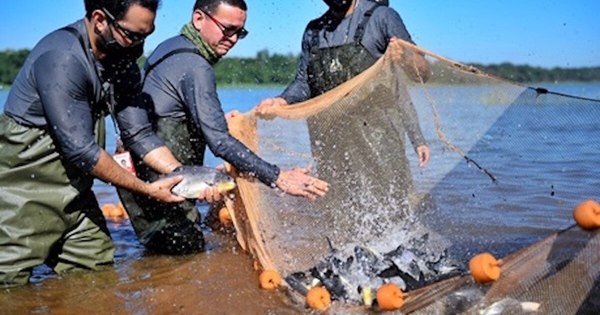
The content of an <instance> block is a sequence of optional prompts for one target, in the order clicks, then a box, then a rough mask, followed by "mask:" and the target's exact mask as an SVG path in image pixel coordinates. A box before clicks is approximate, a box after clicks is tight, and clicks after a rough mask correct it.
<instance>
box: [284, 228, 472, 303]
mask: <svg viewBox="0 0 600 315" xmlns="http://www.w3.org/2000/svg"><path fill="white" fill-rule="evenodd" d="M423 238H424V239H425V240H421V239H413V240H411V242H409V244H406V246H403V245H400V246H398V247H396V248H395V249H394V250H392V251H390V252H387V253H379V252H376V251H374V250H372V249H370V248H368V247H365V246H360V245H356V244H347V245H346V246H345V247H344V248H343V249H336V248H333V246H332V245H331V243H330V245H329V246H330V250H331V251H330V253H329V254H328V255H326V256H325V257H324V258H322V259H321V260H319V261H318V262H317V263H316V265H315V266H314V267H312V268H310V270H308V271H305V272H296V273H293V274H291V275H289V276H287V277H286V281H287V282H288V284H290V286H291V287H292V288H294V289H295V290H297V291H298V292H299V293H301V294H305V292H306V291H307V290H308V288H310V287H311V286H312V284H313V283H314V280H315V279H317V280H318V283H321V284H322V285H323V286H325V287H326V288H327V289H328V290H329V292H330V293H331V294H332V297H333V298H334V299H337V300H343V301H346V302H353V303H363V304H365V305H370V304H371V302H372V299H373V296H372V295H373V294H372V293H373V292H374V291H375V290H376V289H377V288H379V287H380V286H381V285H382V284H383V283H386V282H391V283H394V284H396V285H398V287H400V288H401V289H402V290H403V291H410V290H414V289H417V288H420V287H423V286H425V285H427V284H428V283H432V282H435V281H439V280H441V279H445V278H448V277H450V276H453V275H457V274H459V273H461V272H462V271H461V270H460V269H459V268H458V266H457V265H456V264H455V263H454V262H453V261H452V260H451V259H450V258H449V257H447V252H446V251H442V252H440V253H436V254H435V255H433V254H432V253H429V252H427V251H426V250H423V249H421V248H418V247H419V246H418V244H419V243H425V242H426V239H427V238H428V234H426V235H424V236H423Z"/></svg>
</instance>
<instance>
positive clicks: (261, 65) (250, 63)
mask: <svg viewBox="0 0 600 315" xmlns="http://www.w3.org/2000/svg"><path fill="white" fill-rule="evenodd" d="M28 54H29V50H28V49H21V50H4V51H0V84H2V85H10V84H12V82H13V80H14V79H15V77H16V76H17V73H18V72H19V69H20V68H21V67H22V66H23V63H24V62H25V58H27V55H28ZM298 59H299V57H298V56H297V55H296V56H294V55H292V54H288V55H281V54H271V53H269V50H267V49H263V50H260V51H258V52H257V53H256V57H255V58H240V57H227V58H223V59H222V60H221V61H219V63H217V65H216V66H215V72H216V76H217V82H218V83H219V84H225V85H287V84H289V83H290V82H292V80H293V79H294V75H295V74H296V67H297V66H298ZM145 61H146V57H145V56H142V57H141V58H140V59H138V65H140V67H142V66H143V64H144V63H145ZM471 66H473V67H475V68H478V69H480V70H481V71H483V72H487V73H490V74H493V75H496V76H499V77H502V78H506V79H509V80H514V81H518V82H522V83H538V82H567V81H582V82H589V81H600V67H587V68H569V69H567V68H552V69H546V68H540V67H532V66H527V65H514V64H511V63H502V64H495V65H481V64H472V65H471ZM437 67H439V65H437V64H435V63H434V64H432V69H436V68H437Z"/></svg>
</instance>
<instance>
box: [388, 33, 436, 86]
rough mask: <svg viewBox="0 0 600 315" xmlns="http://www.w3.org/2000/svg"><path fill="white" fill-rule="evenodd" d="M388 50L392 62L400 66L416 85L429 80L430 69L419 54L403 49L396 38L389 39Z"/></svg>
mask: <svg viewBox="0 0 600 315" xmlns="http://www.w3.org/2000/svg"><path fill="white" fill-rule="evenodd" d="M388 50H389V51H390V53H389V56H390V57H391V58H392V61H393V62H395V63H398V64H400V65H401V66H402V69H404V73H406V75H407V76H408V78H409V79H411V80H412V81H414V82H417V83H420V82H423V83H424V82H427V80H429V77H430V76H431V69H430V68H429V63H428V62H427V60H426V59H425V57H424V56H423V54H422V53H421V52H418V51H414V50H413V49H411V48H406V47H404V46H403V45H402V42H401V40H400V39H398V38H396V37H392V38H390V42H389V45H388Z"/></svg>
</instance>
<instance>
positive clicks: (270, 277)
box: [258, 270, 281, 290]
mask: <svg viewBox="0 0 600 315" xmlns="http://www.w3.org/2000/svg"><path fill="white" fill-rule="evenodd" d="M258 282H259V283H260V287H261V288H263V289H265V290H274V289H276V288H277V287H278V286H279V285H280V284H281V276H280V275H279V273H278V272H277V271H275V270H265V271H263V272H262V273H261V274H260V276H259V277H258Z"/></svg>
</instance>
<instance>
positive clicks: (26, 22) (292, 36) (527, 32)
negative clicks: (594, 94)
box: [0, 0, 600, 67]
mask: <svg viewBox="0 0 600 315" xmlns="http://www.w3.org/2000/svg"><path fill="white" fill-rule="evenodd" d="M360 1H365V0H360ZM162 2H163V3H162V6H161V8H160V9H159V12H158V16H157V21H156V26H157V30H156V32H155V33H154V34H153V35H152V36H151V37H150V38H149V39H148V41H147V43H146V47H145V48H146V51H150V50H152V49H153V48H155V47H156V46H157V45H158V43H159V42H160V41H162V40H164V39H166V38H168V37H170V36H172V35H174V34H176V33H177V32H178V31H179V29H180V28H181V25H183V23H185V22H187V21H188V20H189V18H190V14H191V7H192V5H193V0H163V1H162ZM390 2H391V6H392V7H393V8H395V9H396V10H397V11H398V12H400V15H401V16H402V18H403V19H404V22H405V24H406V26H407V28H408V30H409V32H410V33H411V34H412V36H413V39H414V40H415V41H416V42H417V43H418V44H419V45H420V46H422V47H424V48H426V49H428V50H430V51H433V52H435V53H437V54H440V55H443V56H445V57H447V58H450V59H454V60H457V61H461V62H477V63H483V64H490V63H500V62H512V63H515V64H529V65H533V66H542V67H585V66H600V31H599V30H600V18H598V14H599V12H600V1H598V0H572V1H565V0H504V1H473V0H390ZM247 3H248V6H249V11H248V21H247V24H246V28H247V29H248V30H249V31H250V35H249V36H248V37H247V38H246V39H244V40H243V41H241V42H240V43H238V45H237V46H236V47H234V49H233V50H232V51H230V54H229V55H230V56H247V57H253V56H255V54H256V52H257V51H259V50H262V49H265V48H267V49H268V50H269V51H270V52H271V53H294V54H296V53H298V52H299V51H300V38H301V35H302V32H303V30H304V27H305V26H306V23H307V22H308V21H309V20H310V19H313V18H315V17H317V16H319V15H320V14H322V13H323V12H324V11H325V4H324V3H323V2H322V0H247ZM83 14H84V9H83V0H35V1H22V0H0V50H3V49H7V48H13V49H15V48H31V47H33V46H34V45H35V43H36V42H37V41H38V40H39V39H40V38H41V37H43V36H44V35H45V34H46V33H48V32H50V31H51V30H54V29H56V28H59V27H61V26H64V25H66V24H68V23H70V22H72V21H75V20H77V19H79V18H81V17H83Z"/></svg>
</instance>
